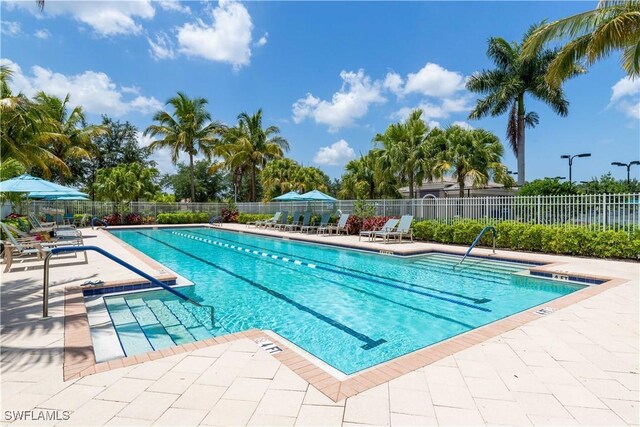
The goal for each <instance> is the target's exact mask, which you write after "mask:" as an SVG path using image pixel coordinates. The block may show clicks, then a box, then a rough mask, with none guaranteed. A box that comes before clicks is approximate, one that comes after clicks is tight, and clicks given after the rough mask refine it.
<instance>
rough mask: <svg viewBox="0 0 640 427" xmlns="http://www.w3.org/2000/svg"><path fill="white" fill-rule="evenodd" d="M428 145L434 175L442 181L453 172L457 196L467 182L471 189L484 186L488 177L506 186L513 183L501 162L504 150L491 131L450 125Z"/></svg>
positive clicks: (461, 194)
mask: <svg viewBox="0 0 640 427" xmlns="http://www.w3.org/2000/svg"><path fill="white" fill-rule="evenodd" d="M431 143H432V145H431V150H432V151H431V153H430V154H431V155H432V156H433V158H434V165H433V175H434V176H435V177H438V178H442V177H443V176H444V175H445V174H447V173H452V174H453V178H454V179H455V180H456V181H457V182H458V186H459V195H460V197H464V190H465V185H466V182H467V181H468V180H470V181H471V183H472V186H474V187H478V186H482V185H486V184H487V183H488V182H489V179H490V178H491V179H493V181H495V182H497V183H500V184H504V185H505V186H511V185H513V184H514V182H513V178H511V176H510V175H509V173H508V172H507V167H506V166H505V165H503V164H502V163H501V159H502V155H503V154H504V148H503V147H502V144H501V143H500V140H499V139H498V137H497V136H495V135H494V134H492V133H491V132H488V131H486V130H484V129H464V128H462V127H460V126H451V127H449V128H447V129H445V130H444V132H441V133H439V134H438V135H436V136H435V137H433V138H432V140H431Z"/></svg>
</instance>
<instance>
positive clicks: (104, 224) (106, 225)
mask: <svg viewBox="0 0 640 427" xmlns="http://www.w3.org/2000/svg"><path fill="white" fill-rule="evenodd" d="M96 221H99V222H101V223H102V226H103V227H104V228H107V227H109V224H108V223H107V222H106V221H104V220H101V219H100V218H96V217H95V216H94V217H93V218H91V229H92V230H93V228H94V226H95V223H96Z"/></svg>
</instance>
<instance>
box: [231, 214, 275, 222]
mask: <svg viewBox="0 0 640 427" xmlns="http://www.w3.org/2000/svg"><path fill="white" fill-rule="evenodd" d="M272 217H273V215H271V214H248V213H240V216H238V224H246V223H248V222H255V221H264V220H265V219H269V218H272Z"/></svg>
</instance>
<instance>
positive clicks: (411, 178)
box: [408, 172, 414, 199]
mask: <svg viewBox="0 0 640 427" xmlns="http://www.w3.org/2000/svg"><path fill="white" fill-rule="evenodd" d="M408 178H409V198H410V199H413V198H414V197H413V196H414V194H413V172H409V176H408Z"/></svg>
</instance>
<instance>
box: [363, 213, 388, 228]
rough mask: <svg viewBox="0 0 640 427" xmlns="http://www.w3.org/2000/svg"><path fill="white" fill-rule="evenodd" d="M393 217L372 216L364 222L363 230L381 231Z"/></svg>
mask: <svg viewBox="0 0 640 427" xmlns="http://www.w3.org/2000/svg"><path fill="white" fill-rule="evenodd" d="M391 218H393V217H391V216H372V217H369V218H365V219H364V220H363V221H362V230H363V231H370V230H380V229H381V228H382V226H383V225H384V224H385V223H386V222H387V221H388V220H389V219H391Z"/></svg>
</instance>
